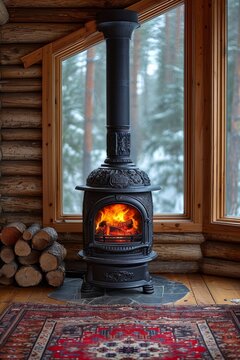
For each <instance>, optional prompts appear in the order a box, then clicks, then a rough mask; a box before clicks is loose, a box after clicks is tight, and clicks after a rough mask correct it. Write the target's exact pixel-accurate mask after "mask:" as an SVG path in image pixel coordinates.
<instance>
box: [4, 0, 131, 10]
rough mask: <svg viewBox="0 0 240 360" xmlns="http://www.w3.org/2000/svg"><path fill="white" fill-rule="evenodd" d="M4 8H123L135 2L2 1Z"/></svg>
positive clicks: (90, 0)
mask: <svg viewBox="0 0 240 360" xmlns="http://www.w3.org/2000/svg"><path fill="white" fill-rule="evenodd" d="M3 1H4V3H5V5H6V7H7V8H10V7H24V8H40V7H44V8H125V7H127V6H130V5H132V4H134V3H135V2H137V0H81V1H79V0H51V1H50V0H3Z"/></svg>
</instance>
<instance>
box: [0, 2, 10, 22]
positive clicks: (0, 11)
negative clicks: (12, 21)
mask: <svg viewBox="0 0 240 360" xmlns="http://www.w3.org/2000/svg"><path fill="white" fill-rule="evenodd" d="M8 19H9V14H8V11H7V8H6V6H5V4H4V2H3V1H2V0H0V25H3V24H6V22H7V21H8Z"/></svg>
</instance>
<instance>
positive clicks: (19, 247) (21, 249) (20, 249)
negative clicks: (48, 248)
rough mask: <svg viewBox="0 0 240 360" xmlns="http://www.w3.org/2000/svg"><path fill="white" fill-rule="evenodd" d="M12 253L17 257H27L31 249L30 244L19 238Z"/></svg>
mask: <svg viewBox="0 0 240 360" xmlns="http://www.w3.org/2000/svg"><path fill="white" fill-rule="evenodd" d="M14 251H15V254H16V255H17V256H28V255H29V254H31V251H32V249H31V246H30V244H29V243H28V242H27V241H25V240H23V239H22V238H21V239H19V240H18V241H17V242H16V244H15V246H14Z"/></svg>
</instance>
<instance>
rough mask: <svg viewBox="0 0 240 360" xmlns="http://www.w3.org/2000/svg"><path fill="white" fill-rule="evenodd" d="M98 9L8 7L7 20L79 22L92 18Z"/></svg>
mask: <svg viewBox="0 0 240 360" xmlns="http://www.w3.org/2000/svg"><path fill="white" fill-rule="evenodd" d="M98 11H99V9H88V8H81V9H80V8H64V9H62V8H55V9H53V8H38V9H36V8H9V9H8V12H9V21H10V22H15V23H18V22H20V23H21V22H22V23H33V22H37V23H50V22H53V23H79V22H86V21H89V20H93V19H94V18H95V16H96V13H97V12H98Z"/></svg>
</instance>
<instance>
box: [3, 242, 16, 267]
mask: <svg viewBox="0 0 240 360" xmlns="http://www.w3.org/2000/svg"><path fill="white" fill-rule="evenodd" d="M0 258H1V259H2V261H3V262H4V263H5V264H9V263H10V262H12V261H13V260H14V258H15V254H14V251H13V248H12V247H10V246H3V247H2V248H1V250H0Z"/></svg>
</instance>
